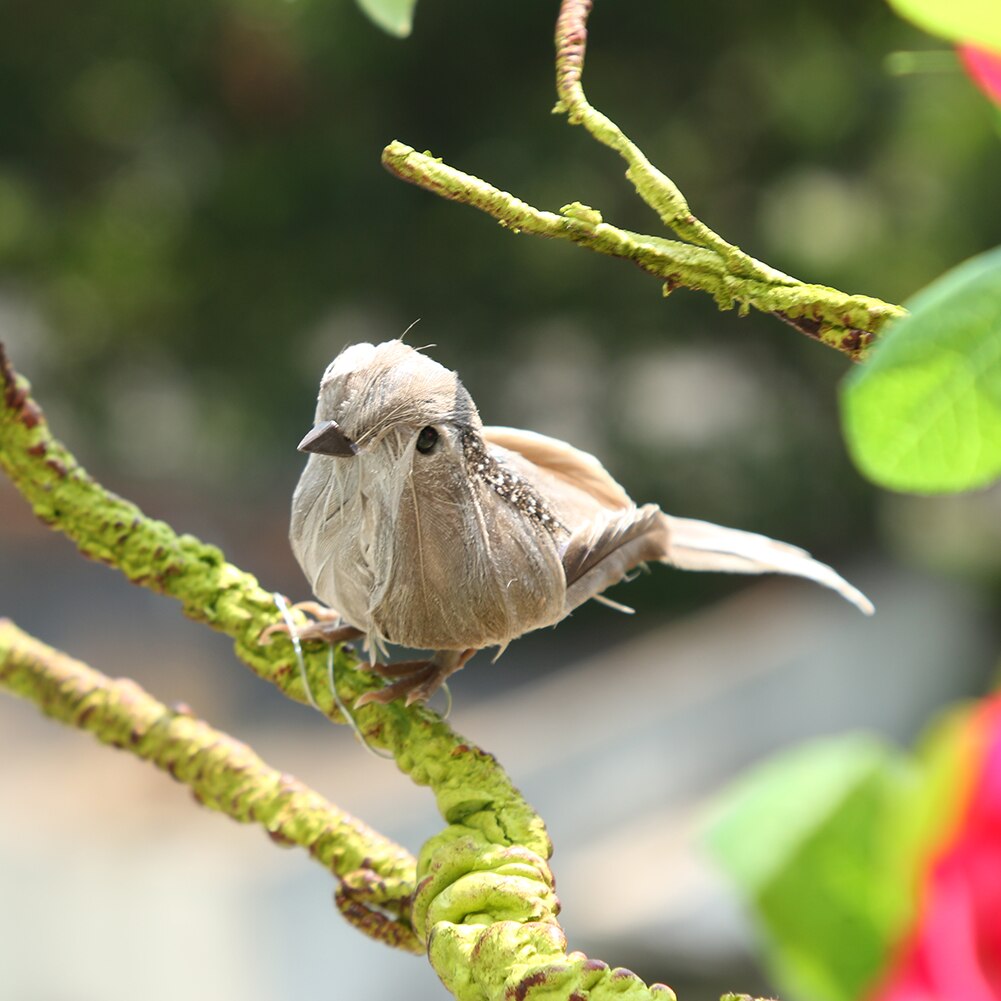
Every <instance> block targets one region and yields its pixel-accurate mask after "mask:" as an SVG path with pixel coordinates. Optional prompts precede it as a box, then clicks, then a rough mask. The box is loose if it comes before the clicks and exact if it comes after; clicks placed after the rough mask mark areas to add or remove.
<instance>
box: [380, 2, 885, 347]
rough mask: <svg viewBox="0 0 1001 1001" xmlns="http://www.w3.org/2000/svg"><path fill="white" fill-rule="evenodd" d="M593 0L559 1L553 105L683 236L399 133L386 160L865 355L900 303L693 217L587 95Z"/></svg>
mask: <svg viewBox="0 0 1001 1001" xmlns="http://www.w3.org/2000/svg"><path fill="white" fill-rule="evenodd" d="M591 6H592V4H591V0H564V2H563V4H562V5H561V8H560V14H559V18H558V20H557V24H556V90H557V95H558V97H559V100H558V102H557V105H556V108H555V109H554V110H556V111H557V112H560V113H565V114H566V115H567V117H568V120H569V121H570V123H571V124H572V125H583V126H584V128H586V129H587V131H588V132H589V133H590V135H592V136H593V137H594V138H595V139H596V140H597V141H598V142H600V143H602V144H603V145H605V146H608V147H609V148H611V149H613V150H615V151H616V152H617V153H619V154H620V156H622V158H623V159H624V160H625V161H626V163H627V164H628V167H627V170H626V177H627V178H628V179H629V181H630V182H631V183H632V185H633V187H634V188H635V189H636V192H637V194H639V196H640V197H641V198H642V199H643V200H644V201H645V202H646V203H647V204H648V205H649V206H650V207H651V208H652V209H653V210H654V211H655V212H656V213H657V215H658V216H659V217H660V220H661V221H662V222H663V223H664V225H665V226H667V227H668V228H670V229H671V230H673V231H674V233H675V234H676V235H677V236H678V237H679V238H680V239H678V240H669V239H664V238H662V237H657V236H647V235H644V234H640V233H633V232H630V231H629V230H624V229H620V228H618V227H616V226H612V225H610V224H608V223H605V222H604V221H603V220H602V219H601V215H600V213H599V212H597V211H596V210H594V209H591V208H589V207H587V206H581V205H579V204H578V203H573V204H571V205H568V206H564V208H563V209H561V211H560V214H557V213H554V212H545V211H541V210H539V209H536V208H534V207H533V206H531V205H529V204H527V203H526V202H523V201H521V200H520V199H518V198H516V197H514V196H513V195H511V194H509V193H508V192H506V191H501V190H499V189H498V188H495V187H493V186H492V185H490V184H488V183H486V182H485V181H482V180H480V179H479V178H477V177H473V176H472V175H470V174H465V173H463V172H462V171H459V170H456V169H455V168H453V167H450V166H448V165H447V164H445V163H443V162H442V161H441V160H440V159H438V158H435V157H432V156H431V155H430V154H428V153H419V152H417V151H416V150H415V149H413V147H411V146H407V145H406V144H405V143H402V142H392V143H390V144H389V145H388V146H387V147H386V148H385V150H383V154H382V162H383V165H384V166H385V167H386V168H387V169H388V170H389V171H390V172H391V173H392V174H395V175H396V176H397V177H399V178H401V179H403V180H405V181H409V182H410V183H412V184H416V185H418V186H419V187H422V188H424V189H426V190H427V191H430V192H432V193H434V194H437V195H440V196H441V197H443V198H448V199H450V200H452V201H457V202H462V203H463V204H466V205H471V206H473V207H474V208H478V209H479V210H480V211H482V212H486V213H487V214H488V215H491V216H493V217H494V218H495V219H496V220H497V221H498V222H499V223H500V224H501V225H502V226H505V227H507V228H508V229H510V230H511V231H512V232H515V233H531V234H533V235H536V236H547V237H553V238H555V239H563V240H570V241H572V242H573V243H576V244H578V245H579V246H582V247H586V248H588V249H589V250H593V251H596V252H597V253H600V254H607V255H609V256H612V257H620V258H622V259H624V260H628V261H632V262H633V263H634V264H636V265H637V266H639V267H640V268H642V269H643V270H644V271H645V272H647V274H650V275H653V276H654V277H655V278H658V279H659V280H660V281H661V282H662V283H663V289H664V292H665V294H667V293H669V292H671V291H673V290H674V289H676V288H690V289H694V290H698V291H702V292H707V293H709V294H710V295H711V296H712V297H713V299H714V300H715V302H716V304H717V306H719V308H720V309H733V308H735V307H736V308H737V309H739V310H740V312H741V314H742V315H743V314H745V313H747V312H748V310H750V309H756V310H759V311H760V312H763V313H770V314H772V315H773V316H776V317H777V318H778V319H780V320H782V321H783V322H785V323H788V324H789V325H790V326H792V327H794V328H795V329H797V330H799V331H800V332H801V333H803V334H806V335H807V336H808V337H810V338H812V339H814V340H817V341H820V342H821V343H823V344H826V345H828V346H829V347H832V348H835V349H836V350H838V351H841V352H842V353H844V354H845V355H847V356H848V357H849V358H851V359H852V360H853V361H859V360H861V359H862V358H863V357H864V356H865V354H866V352H867V350H868V349H869V347H870V345H871V344H872V342H873V341H874V340H875V338H876V336H877V334H878V333H879V331H880V330H881V329H882V328H883V327H884V326H885V324H886V323H887V322H889V321H891V320H893V319H894V318H896V317H899V316H902V315H903V314H904V310H903V308H902V307H900V306H896V305H893V304H891V303H886V302H882V301H881V300H879V299H874V298H871V297H869V296H863V295H848V294H846V293H844V292H840V291H838V290H837V289H833V288H828V287H827V286H824V285H810V284H807V283H805V282H801V281H799V280H797V279H796V278H792V277H790V276H789V275H786V274H783V273H782V272H781V271H777V270H775V269H774V268H772V267H769V266H768V265H767V264H764V263H762V262H761V261H758V260H755V259H754V258H753V257H751V256H749V255H748V254H746V253H744V251H742V250H741V249H740V248H739V247H736V246H734V245H733V244H730V243H727V241H726V240H724V239H723V238H722V237H721V236H719V235H718V234H716V233H714V232H713V231H712V230H711V229H710V228H709V227H708V226H706V225H705V224H704V223H702V222H700V221H699V220H698V219H696V217H695V216H694V215H693V214H692V212H691V210H690V208H689V206H688V203H687V201H686V200H685V198H684V196H683V195H682V193H681V191H680V190H679V189H678V187H677V185H675V183H674V182H673V181H672V180H671V179H670V178H669V177H668V176H667V175H665V174H664V173H663V172H662V171H660V170H658V169H657V168H656V167H655V166H654V165H653V164H651V163H650V161H649V160H648V159H647V158H646V156H645V155H644V154H643V152H642V150H641V149H640V148H639V147H638V146H637V145H636V144H635V143H634V142H632V140H630V139H629V138H628V137H627V136H626V135H625V133H624V132H623V131H622V130H621V129H620V128H619V127H618V126H617V125H616V124H615V123H614V122H613V121H612V120H611V119H610V118H608V117H607V116H606V115H603V114H602V113H601V112H600V111H598V110H597V109H595V108H593V107H592V106H591V105H590V104H589V103H588V101H587V98H586V97H585V96H584V89H583V86H582V84H581V74H582V71H583V67H584V54H585V49H586V44H587V17H588V14H589V13H590V10H591Z"/></svg>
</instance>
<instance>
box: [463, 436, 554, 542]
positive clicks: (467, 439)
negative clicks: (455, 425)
mask: <svg viewBox="0 0 1001 1001" xmlns="http://www.w3.org/2000/svg"><path fill="white" fill-rule="evenodd" d="M462 450H463V452H464V453H465V456H466V464H467V466H468V469H469V473H470V475H472V476H476V477H478V478H479V479H481V480H482V481H483V482H484V483H486V484H487V486H488V487H490V489H491V490H493V492H494V493H495V494H497V496H498V497H501V498H503V499H504V500H506V501H507V502H508V503H509V504H512V505H513V506H514V507H516V508H517V509H518V510H519V511H521V513H522V514H524V515H526V516H527V517H529V518H531V519H532V520H533V521H537V522H538V523H539V524H540V525H542V527H543V528H544V529H546V531H547V532H549V534H550V535H553V536H555V535H556V533H557V532H560V531H562V532H567V531H569V529H567V527H566V525H564V524H563V523H562V522H561V521H560V520H559V519H558V518H557V517H556V516H555V515H554V514H553V513H552V511H551V510H550V509H549V507H548V506H547V505H546V503H545V501H543V499H542V498H541V497H540V496H539V495H538V494H537V493H536V492H535V491H534V490H533V489H532V487H531V486H530V485H529V483H528V481H527V480H524V479H522V477H520V476H519V475H518V474H517V473H513V472H512V471H511V470H510V469H505V468H504V467H503V466H502V465H501V464H500V463H499V462H498V461H497V460H496V459H495V458H494V457H493V456H492V455H491V454H490V453H489V452H488V451H487V450H486V448H484V446H483V439H482V438H480V436H479V435H478V434H476V432H475V431H464V432H463V434H462Z"/></svg>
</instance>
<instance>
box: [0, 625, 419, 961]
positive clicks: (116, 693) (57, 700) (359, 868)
mask: <svg viewBox="0 0 1001 1001" xmlns="http://www.w3.org/2000/svg"><path fill="white" fill-rule="evenodd" d="M0 686H2V687H3V688H6V689H7V690H8V691H9V692H11V693H12V694H14V695H18V696H20V697H22V698H25V699H28V700H29V701H31V702H34V703H35V705H37V706H38V708H39V709H41V711H42V712H43V713H45V715H46V716H51V717H52V718H53V719H57V720H59V721H60V722H61V723H66V724H68V725H69V726H75V727H78V728H79V729H81V730H85V731H87V732H88V733H91V734H93V735H94V736H95V737H96V738H97V739H98V740H99V741H101V742H102V743H104V744H110V745H112V746H114V747H118V748H121V749H123V750H126V751H130V752H131V753H132V754H135V755H136V756H137V757H139V758H142V759H143V760H145V761H149V762H151V763H152V764H154V765H155V766H156V767H157V768H159V769H161V770H162V771H165V772H168V773H169V774H170V775H171V776H173V778H175V779H176V780H177V781H178V782H181V783H183V784H184V785H186V786H188V787H189V788H190V789H191V791H192V793H193V794H194V797H195V799H196V800H197V801H198V802H199V803H201V804H202V805H204V806H207V807H208V808H209V809H211V810H218V811H220V812H221V813H225V814H226V815H227V816H229V817H232V818H233V819H234V820H238V821H240V822H241V823H244V824H260V825H261V826H262V827H263V828H264V829H265V830H266V831H267V832H268V834H269V835H270V836H271V837H272V838H274V840H275V841H277V842H279V843H280V844H285V845H298V846H299V847H301V848H305V849H306V850H307V851H308V852H309V853H310V855H311V856H312V857H313V858H315V859H316V861H317V862H319V863H320V864H321V865H322V866H323V867H324V868H326V869H329V870H330V871H331V872H332V873H333V874H334V875H335V876H336V877H337V878H338V879H339V880H340V881H341V885H340V887H339V889H338V891H337V894H336V897H335V899H336V901H337V905H338V907H339V909H340V910H341V911H342V912H343V913H344V914H345V916H346V917H348V919H349V920H350V921H351V922H352V923H353V924H355V925H357V926H358V927H360V928H361V929H362V930H363V931H364V932H365V933H366V934H368V935H371V936H372V937H373V938H376V939H379V940H380V941H383V942H386V943H387V944H389V945H393V946H396V947H397V948H401V949H405V950H407V951H408V952H422V951H423V946H422V943H421V942H420V941H418V939H417V936H416V935H415V934H414V931H413V928H412V927H411V924H410V907H411V898H412V895H413V892H414V885H415V882H416V869H417V863H416V860H415V859H414V857H413V856H412V855H411V854H410V853H409V852H408V851H407V850H406V849H404V848H401V847H400V846H399V845H397V844H394V843H393V842H392V841H390V840H389V839H388V838H385V837H383V835H381V834H379V833H377V832H376V831H373V830H372V829H371V828H370V827H368V826H367V825H366V824H364V823H362V822H361V821H360V820H357V819H355V818H354V817H352V816H351V815H350V814H348V813H345V812H344V811H343V810H340V809H338V808H337V807H336V806H334V804H333V803H330V802H328V801H327V800H326V799H324V798H323V797H322V796H320V795H319V794H318V793H316V792H314V791H313V790H312V789H309V788H307V787H306V786H304V785H303V784H302V783H301V782H298V781H297V780H296V779H294V778H292V777H291V776H289V775H285V774H283V773H281V772H279V771H276V770H275V769H274V768H271V767H269V766H268V765H266V764H265V763H264V762H263V761H262V760H261V759H260V758H259V757H258V756H257V755H256V754H255V753H254V752H253V751H252V750H251V749H250V748H249V747H247V745H246V744H242V743H240V742H239V741H237V740H234V738H232V737H230V736H229V735H228V734H225V733H222V732H221V731H219V730H214V729H213V728H212V727H210V726H209V725H208V724H207V723H205V722H203V721H202V720H200V719H196V718H195V717H194V716H193V715H192V714H191V712H190V711H188V710H187V709H184V708H174V709H169V708H168V707H167V706H165V705H163V703H161V702H158V701H157V700H156V699H154V698H153V697H152V696H151V695H149V694H148V693H147V692H145V691H143V689H142V688H140V687H139V685H137V684H136V683H135V682H134V681H132V680H131V679H129V678H118V679H111V678H108V677H107V676H105V675H103V674H101V673H100V672H98V671H95V670H93V669H92V668H90V667H88V666H87V665H86V664H83V663H81V662H80V661H78V660H74V659H73V658H71V657H68V656H67V655H66V654H64V653H60V652H59V651H58V650H54V649H52V647H50V646H46V645H45V644H44V643H42V642H40V641H39V640H37V639H34V638H32V637H31V636H28V635H27V634H26V633H24V632H22V631H21V630H20V629H18V628H17V626H15V625H14V623H13V622H11V621H9V620H7V619H0Z"/></svg>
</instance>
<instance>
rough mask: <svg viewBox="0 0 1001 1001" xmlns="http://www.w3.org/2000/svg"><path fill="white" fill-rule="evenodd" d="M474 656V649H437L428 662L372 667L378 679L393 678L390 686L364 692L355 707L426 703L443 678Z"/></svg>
mask: <svg viewBox="0 0 1001 1001" xmlns="http://www.w3.org/2000/svg"><path fill="white" fill-rule="evenodd" d="M474 653H476V650H475V649H474V648H470V649H468V650H439V651H438V652H437V653H436V654H435V655H434V656H433V657H431V658H430V659H428V660H403V661H400V662H399V663H397V664H371V665H370V666H369V670H370V671H374V672H375V673H376V674H378V675H379V677H380V678H396V679H397V680H396V681H394V682H393V683H392V684H389V685H386V687H385V688H380V689H378V691H374V692H365V693H364V694H363V695H360V696H359V697H358V699H357V701H356V702H355V708H356V709H357V708H359V707H361V706H364V705H367V704H368V703H369V702H379V703H382V704H383V705H385V704H387V703H389V702H394V701H395V700H396V699H399V698H403V697H404V696H405V697H406V704H407V705H408V706H409V705H413V703H415V702H426V701H427V700H428V699H429V698H431V696H432V695H434V693H435V692H436V691H438V689H439V688H440V687H441V685H442V683H443V682H444V681H445V679H446V678H447V677H448V676H449V675H452V674H455V672H456V671H458V670H459V669H460V668H461V667H463V666H464V665H465V663H466V661H467V660H469V658H470V657H472V656H473V654H474Z"/></svg>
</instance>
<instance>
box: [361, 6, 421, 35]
mask: <svg viewBox="0 0 1001 1001" xmlns="http://www.w3.org/2000/svg"><path fill="white" fill-rule="evenodd" d="M356 2H357V4H358V6H359V7H361V9H362V10H363V11H364V12H365V13H366V14H367V15H368V16H369V17H370V18H371V19H372V20H373V21H374V22H375V23H376V24H377V25H379V27H380V28H382V30H383V31H388V32H389V34H391V35H396V36H397V37H398V38H406V37H407V35H409V34H410V30H411V28H412V27H413V24H414V7H416V6H417V0H356Z"/></svg>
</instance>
